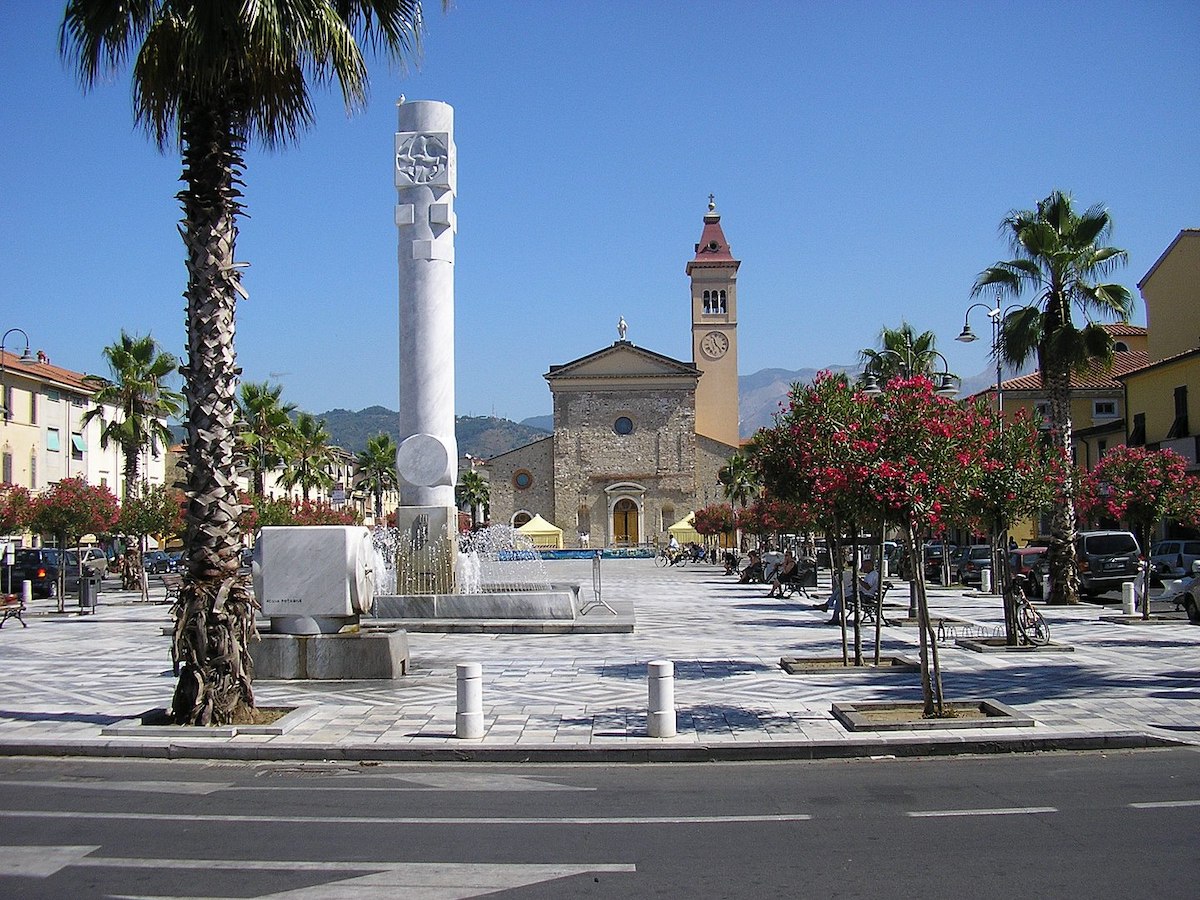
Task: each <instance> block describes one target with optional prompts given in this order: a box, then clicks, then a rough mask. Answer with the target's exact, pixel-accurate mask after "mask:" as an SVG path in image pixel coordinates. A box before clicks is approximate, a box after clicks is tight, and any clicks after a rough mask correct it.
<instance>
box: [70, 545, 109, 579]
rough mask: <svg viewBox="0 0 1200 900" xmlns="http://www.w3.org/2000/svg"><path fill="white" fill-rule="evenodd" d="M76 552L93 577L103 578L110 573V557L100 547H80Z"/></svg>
mask: <svg viewBox="0 0 1200 900" xmlns="http://www.w3.org/2000/svg"><path fill="white" fill-rule="evenodd" d="M76 552H78V554H79V559H80V561H81V562H82V563H83V567H84V569H86V570H87V573H88V574H90V575H92V576H97V577H100V578H103V577H104V575H105V573H106V572H107V571H108V557H107V556H106V555H105V554H104V551H103V550H101V549H100V548H99V547H78V548H77V549H76Z"/></svg>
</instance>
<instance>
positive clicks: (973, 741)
mask: <svg viewBox="0 0 1200 900" xmlns="http://www.w3.org/2000/svg"><path fill="white" fill-rule="evenodd" d="M1183 746H1190V745H1189V744H1188V742H1186V741H1176V740H1170V739H1168V738H1162V737H1158V736H1156V735H1151V734H1145V733H1143V732H1101V733H1084V732H1079V733H1063V734H1057V735H1045V736H1033V735H1017V736H1012V737H1009V736H1002V737H994V736H979V737H974V736H971V737H958V736H954V737H933V738H926V737H904V738H896V737H888V738H886V739H884V738H879V739H876V740H862V739H860V740H856V741H811V742H803V743H801V742H787V743H785V742H782V741H779V742H775V741H769V742H754V743H745V744H728V745H725V744H689V745H682V744H681V745H671V744H666V743H656V742H655V743H651V742H645V743H638V744H632V745H627V746H623V747H599V746H596V747H593V746H586V745H575V746H561V745H556V744H529V745H516V744H508V745H503V746H499V745H498V746H494V747H486V746H481V745H478V744H475V745H472V744H470V743H464V744H463V745H462V746H440V747H411V746H402V747H381V746H378V745H374V744H346V745H324V746H316V745H312V744H287V743H279V742H272V743H270V744H262V745H253V744H217V745H213V744H211V743H209V742H207V741H205V742H203V743H182V742H175V741H172V742H167V743H146V742H144V741H105V742H103V743H84V742H75V743H71V742H60V743H52V742H38V741H30V742H28V743H22V742H16V741H6V742H0V756H5V757H19V756H54V757H92V758H128V759H180V760H182V759H189V760H190V759H210V760H222V761H228V760H243V761H246V762H283V761H316V760H321V761H327V762H328V761H337V762H495V763H558V762H568V763H671V762H676V763H698V762H755V761H757V762H769V761H778V760H824V759H867V758H876V757H889V756H890V757H917V756H977V755H984V754H998V753H1045V752H1055V751H1085V750H1149V749H1164V748H1170V747H1183Z"/></svg>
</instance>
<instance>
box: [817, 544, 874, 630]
mask: <svg viewBox="0 0 1200 900" xmlns="http://www.w3.org/2000/svg"><path fill="white" fill-rule="evenodd" d="M853 577H854V576H853V575H851V573H850V572H849V571H846V572H845V573H844V574H843V576H842V586H843V589H842V590H840V591H838V590H835V591H834V592H833V596H832V597H831V598H830V599H831V600H832V601H833V617H832V618H831V619H830V620H829V623H828V624H830V625H840V624H841V622H842V595H843V594H845V593H849V591H850V585H851V584H852V583H853V582H852V581H851V579H852V578H853ZM878 595H879V573H878V572H876V571H875V560H873V559H865V560H863V564H862V570H861V571H860V573H859V576H858V600H859V602H860V603H863V604H866V603H869V602H873V601H874V600H875V598H876V597H877V596H878ZM826 606H828V604H826Z"/></svg>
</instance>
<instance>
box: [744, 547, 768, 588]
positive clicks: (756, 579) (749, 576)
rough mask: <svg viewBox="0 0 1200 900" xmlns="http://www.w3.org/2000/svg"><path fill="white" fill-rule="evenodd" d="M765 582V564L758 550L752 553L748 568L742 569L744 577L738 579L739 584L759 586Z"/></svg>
mask: <svg viewBox="0 0 1200 900" xmlns="http://www.w3.org/2000/svg"><path fill="white" fill-rule="evenodd" d="M762 580H763V564H762V557H761V556H759V555H758V551H757V550H751V551H750V562H749V563H748V564H747V565H746V568H744V569H742V576H741V577H740V578H739V579H738V583H739V584H758V583H760V582H761V581H762Z"/></svg>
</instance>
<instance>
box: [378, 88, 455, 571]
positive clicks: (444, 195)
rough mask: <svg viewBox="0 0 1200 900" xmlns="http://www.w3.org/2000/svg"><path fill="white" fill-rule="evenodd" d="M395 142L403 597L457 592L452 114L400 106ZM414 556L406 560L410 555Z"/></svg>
mask: <svg viewBox="0 0 1200 900" xmlns="http://www.w3.org/2000/svg"><path fill="white" fill-rule="evenodd" d="M397 111H398V122H399V127H398V130H397V132H396V136H395V162H394V172H395V179H396V194H397V201H396V228H397V232H398V245H397V265H398V269H399V302H400V444H399V449H398V450H397V453H396V469H397V471H398V473H399V475H400V507H401V508H400V510H399V521H398V523H397V524H398V527H399V530H400V536H401V540H400V544H401V554H400V556H401V558H400V560H399V561H398V567H397V586H396V587H397V592H398V593H450V592H452V591H453V589H454V588H453V571H454V552H455V546H456V540H455V536H456V533H457V515H456V509H455V502H454V485H455V481H456V480H457V474H458V442H457V441H456V439H455V436H454V233H455V230H456V223H455V215H454V195H455V192H456V187H457V185H456V175H457V160H456V151H455V147H454V110H453V109H452V108H451V107H450V106H449V105H448V104H446V103H442V102H440V101H434V100H418V101H408V102H406V101H405V100H404V99H403V98H402V99H401V100H400V101H399V103H398V104H397ZM406 552H407V556H406Z"/></svg>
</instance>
